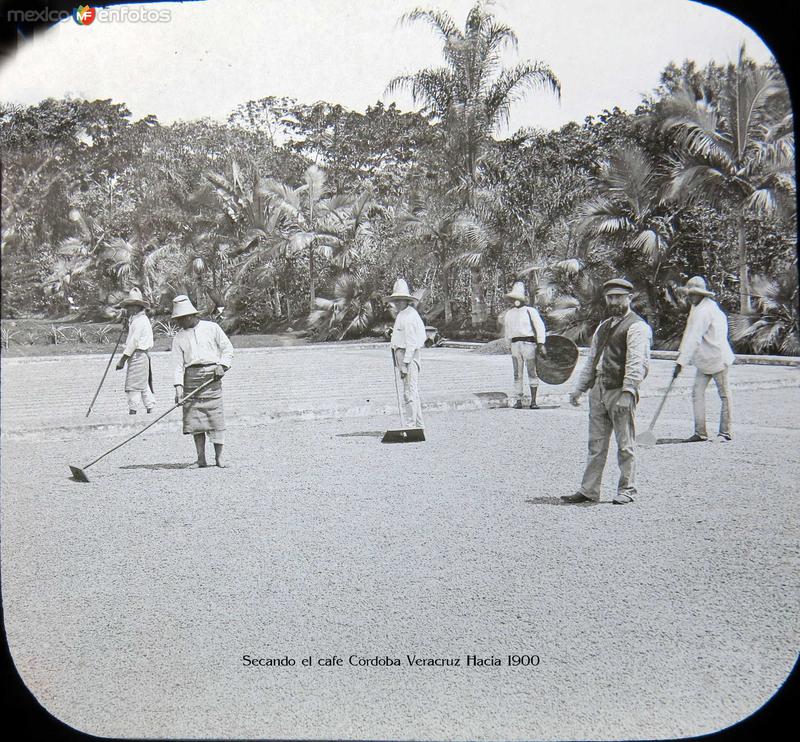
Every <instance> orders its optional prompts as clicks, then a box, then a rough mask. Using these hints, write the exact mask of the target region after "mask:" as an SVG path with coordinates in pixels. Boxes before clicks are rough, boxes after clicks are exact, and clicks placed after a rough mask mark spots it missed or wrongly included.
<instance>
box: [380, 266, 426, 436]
mask: <svg viewBox="0 0 800 742" xmlns="http://www.w3.org/2000/svg"><path fill="white" fill-rule="evenodd" d="M386 301H387V302H389V303H390V304H392V305H393V306H394V308H395V309H396V311H397V316H396V318H395V321H394V327H393V328H392V352H393V353H394V360H395V365H396V366H397V368H398V369H399V371H400V378H401V379H402V380H403V403H404V407H405V415H404V419H405V422H406V424H407V425H409V426H410V427H412V428H422V427H424V424H423V422H422V403H421V402H420V399H419V372H420V369H421V367H422V366H421V358H420V349H421V348H423V347H425V339H426V334H425V323H424V322H423V321H422V318H421V317H420V316H419V313H418V312H417V310H416V309H415V308H414V304H416V303H417V301H418V299H417V297H415V296H412V295H411V293H410V291H409V289H408V284H407V283H406V282H405V280H404V279H402V278H398V279H397V280H396V281H395V282H394V288H393V290H392V294H391V296H387V297H386Z"/></svg>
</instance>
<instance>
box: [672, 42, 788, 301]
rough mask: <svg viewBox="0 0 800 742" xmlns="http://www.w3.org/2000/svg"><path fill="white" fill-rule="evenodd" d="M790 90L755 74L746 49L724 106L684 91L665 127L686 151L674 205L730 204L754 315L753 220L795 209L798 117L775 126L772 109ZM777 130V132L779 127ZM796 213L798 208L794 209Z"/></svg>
mask: <svg viewBox="0 0 800 742" xmlns="http://www.w3.org/2000/svg"><path fill="white" fill-rule="evenodd" d="M783 91H785V85H784V83H783V81H782V80H781V78H780V77H779V75H778V74H777V73H776V72H773V71H771V70H769V69H765V68H758V67H754V66H753V65H752V63H751V62H749V61H748V60H746V58H745V50H744V47H743V46H742V47H741V48H740V50H739V59H738V62H737V64H736V65H730V66H729V68H728V72H727V79H726V82H725V86H724V88H723V90H722V93H721V95H720V97H719V100H718V101H716V102H714V103H712V102H709V101H708V100H705V99H704V100H699V101H698V100H695V97H694V95H693V94H692V93H691V92H690V91H688V90H686V89H684V90H682V91H679V92H678V93H676V94H675V95H674V96H673V97H672V98H671V99H670V100H668V101H667V105H666V107H665V109H666V114H667V116H666V119H665V120H664V122H663V124H662V127H663V128H664V129H665V130H668V131H672V132H674V134H675V135H676V142H677V144H678V145H679V146H680V147H681V151H680V152H679V153H678V155H677V156H675V157H674V158H672V160H671V190H670V193H669V196H670V198H672V199H675V200H691V199H694V198H701V199H704V200H708V201H709V202H710V203H711V204H712V205H714V206H716V205H718V204H720V203H728V204H729V205H730V207H731V208H730V214H731V217H730V218H731V219H733V220H734V226H735V231H736V235H737V253H738V264H739V266H738V267H739V305H740V311H741V313H742V314H746V313H747V312H748V311H749V310H750V288H749V285H748V269H747V235H746V230H745V227H746V214H747V213H748V212H750V213H756V214H757V213H759V212H761V213H765V212H767V213H768V212H772V211H774V210H775V209H777V208H779V206H780V204H781V203H782V202H783V203H787V204H793V203H794V192H795V183H794V135H793V132H792V127H791V116H790V115H789V116H788V117H787V116H785V115H784V116H779V117H778V120H777V121H775V120H773V117H772V115H771V113H772V112H771V110H770V109H771V103H772V101H773V99H774V98H775V96H776V95H777V94H779V93H782V92H783ZM776 124H777V125H776ZM790 208H793V206H790Z"/></svg>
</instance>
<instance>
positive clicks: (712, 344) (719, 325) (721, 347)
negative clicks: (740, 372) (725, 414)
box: [676, 297, 734, 374]
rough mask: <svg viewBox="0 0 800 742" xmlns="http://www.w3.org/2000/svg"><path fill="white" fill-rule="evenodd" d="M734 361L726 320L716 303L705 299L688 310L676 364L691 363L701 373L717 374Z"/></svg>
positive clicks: (686, 364)
mask: <svg viewBox="0 0 800 742" xmlns="http://www.w3.org/2000/svg"><path fill="white" fill-rule="evenodd" d="M733 361H734V355H733V350H732V349H731V346H730V343H729V342H728V318H727V317H726V316H725V312H723V311H722V310H721V309H720V308H719V306H718V304H717V302H715V301H714V300H713V299H709V298H708V297H705V298H704V299H703V301H701V302H700V303H699V304H698V305H697V306H693V307H692V308H691V309H690V310H689V318H688V319H687V320H686V329H685V330H684V332H683V339H682V340H681V346H680V348H679V349H678V358H677V361H676V362H677V363H679V364H680V365H681V366H689V365H690V364H694V365H695V366H696V368H697V370H698V371H700V372H702V373H704V374H716V373H719V372H720V371H722V370H723V369H724V368H727V367H728V366H730V365H731V364H732V363H733Z"/></svg>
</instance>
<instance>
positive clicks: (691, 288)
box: [684, 276, 715, 296]
mask: <svg viewBox="0 0 800 742" xmlns="http://www.w3.org/2000/svg"><path fill="white" fill-rule="evenodd" d="M684 288H685V289H686V293H687V294H696V295H697V296H715V294H714V292H713V291H709V290H708V287H707V286H706V279H705V278H703V277H702V276H693V277H692V278H690V279H689V280H688V281H687V282H686V286H685V287H684Z"/></svg>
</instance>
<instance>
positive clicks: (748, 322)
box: [731, 264, 800, 355]
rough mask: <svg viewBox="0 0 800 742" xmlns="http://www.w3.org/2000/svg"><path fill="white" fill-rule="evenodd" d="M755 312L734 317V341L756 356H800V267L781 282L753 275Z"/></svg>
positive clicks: (793, 267)
mask: <svg viewBox="0 0 800 742" xmlns="http://www.w3.org/2000/svg"><path fill="white" fill-rule="evenodd" d="M752 289H753V292H754V296H755V299H756V307H755V311H752V312H750V313H748V314H738V315H733V316H732V317H731V340H733V342H734V343H736V344H741V345H742V346H744V347H745V348H746V349H747V350H750V351H752V352H754V353H770V352H773V353H774V352H778V353H780V354H782V355H798V354H800V318H799V317H798V293H797V264H795V265H793V266H791V268H790V269H789V270H788V271H786V272H785V273H784V274H783V277H782V278H780V279H778V280H772V279H770V278H767V277H766V276H758V275H757V276H754V277H753V280H752Z"/></svg>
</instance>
